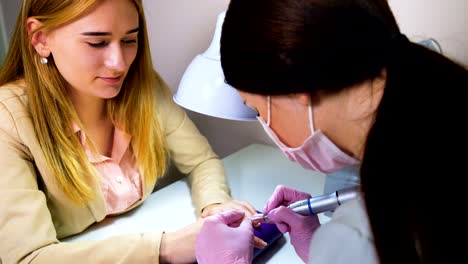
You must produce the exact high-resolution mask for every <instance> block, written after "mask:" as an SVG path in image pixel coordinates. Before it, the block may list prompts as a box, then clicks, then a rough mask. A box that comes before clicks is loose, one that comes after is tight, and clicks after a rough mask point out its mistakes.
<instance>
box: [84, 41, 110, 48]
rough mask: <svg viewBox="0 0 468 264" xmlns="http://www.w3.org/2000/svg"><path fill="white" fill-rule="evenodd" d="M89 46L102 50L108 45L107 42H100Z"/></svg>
mask: <svg viewBox="0 0 468 264" xmlns="http://www.w3.org/2000/svg"><path fill="white" fill-rule="evenodd" d="M88 45H89V46H91V47H93V48H101V47H104V46H106V45H107V42H106V41H100V42H88Z"/></svg>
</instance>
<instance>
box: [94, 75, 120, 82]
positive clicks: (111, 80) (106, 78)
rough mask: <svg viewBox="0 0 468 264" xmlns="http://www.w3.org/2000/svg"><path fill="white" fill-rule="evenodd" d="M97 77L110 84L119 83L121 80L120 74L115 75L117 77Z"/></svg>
mask: <svg viewBox="0 0 468 264" xmlns="http://www.w3.org/2000/svg"><path fill="white" fill-rule="evenodd" d="M99 79H101V80H103V81H104V82H107V83H110V84H116V83H120V81H121V80H122V76H117V77H99Z"/></svg>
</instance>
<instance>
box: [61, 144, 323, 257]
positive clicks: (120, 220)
mask: <svg viewBox="0 0 468 264" xmlns="http://www.w3.org/2000/svg"><path fill="white" fill-rule="evenodd" d="M223 162H224V166H225V169H226V175H227V178H228V183H229V186H230V188H231V194H232V197H234V198H235V199H238V200H244V201H247V202H250V203H251V204H252V205H253V206H255V207H256V208H257V209H258V210H262V209H263V207H264V206H265V203H266V201H267V199H268V198H269V197H270V195H271V194H272V192H273V190H274V189H275V187H276V186H277V185H279V184H283V185H286V186H289V187H292V188H295V189H298V190H301V191H304V192H307V193H310V194H311V195H312V196H314V195H319V194H322V192H323V186H324V180H325V179H324V177H325V176H324V175H323V174H321V173H316V172H313V171H308V170H304V169H302V168H301V167H300V165H298V164H296V163H294V162H291V161H289V160H288V159H287V158H286V157H285V156H284V155H283V154H282V153H281V151H280V150H279V149H277V148H276V147H273V146H267V145H260V144H252V145H249V146H247V147H245V148H243V149H241V150H239V151H237V152H235V153H233V154H231V155H229V156H227V157H226V158H224V159H223ZM319 217H320V220H321V221H322V222H325V221H327V220H328V218H327V217H326V216H323V215H319ZM195 220H196V216H195V211H194V208H193V205H192V201H191V197H190V188H189V186H188V183H187V181H186V180H185V179H183V180H179V181H176V182H174V183H172V184H170V185H168V186H167V187H164V188H162V189H160V190H158V191H156V192H154V193H153V194H151V196H150V197H149V198H148V199H147V200H146V201H145V202H143V203H142V204H141V205H140V206H139V207H138V208H135V209H134V210H132V211H130V212H128V213H126V214H123V215H120V216H118V217H112V218H106V219H105V220H104V221H102V222H100V223H96V224H95V225H93V226H91V227H90V228H88V229H87V230H86V231H85V232H83V233H81V234H78V235H75V236H73V237H69V238H66V239H63V241H65V242H70V241H80V240H96V239H102V238H106V237H110V236H115V235H119V234H125V233H141V232H153V231H162V230H164V231H175V230H177V229H180V228H182V227H184V226H186V225H188V224H190V223H192V222H194V221H195ZM254 263H256V264H259V263H302V261H301V259H300V258H299V257H298V256H297V255H296V253H295V251H294V248H293V247H292V245H291V244H290V243H289V236H288V235H287V234H286V235H285V236H284V237H283V238H282V239H280V240H278V241H276V242H275V243H274V244H273V245H271V246H270V248H269V249H268V250H267V251H266V252H263V253H262V254H261V255H259V256H258V257H257V258H256V259H255V261H254Z"/></svg>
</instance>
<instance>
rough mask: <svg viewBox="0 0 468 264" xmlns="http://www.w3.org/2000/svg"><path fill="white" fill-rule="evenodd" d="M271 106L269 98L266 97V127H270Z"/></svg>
mask: <svg viewBox="0 0 468 264" xmlns="http://www.w3.org/2000/svg"><path fill="white" fill-rule="evenodd" d="M270 116H271V105H270V96H269V95H268V96H267V126H268V127H270Z"/></svg>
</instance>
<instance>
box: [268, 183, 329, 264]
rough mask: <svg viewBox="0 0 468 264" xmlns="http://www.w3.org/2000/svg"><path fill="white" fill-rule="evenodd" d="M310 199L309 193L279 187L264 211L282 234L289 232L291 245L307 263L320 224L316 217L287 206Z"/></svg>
mask: <svg viewBox="0 0 468 264" xmlns="http://www.w3.org/2000/svg"><path fill="white" fill-rule="evenodd" d="M308 198H311V196H310V195H309V194H307V193H303V192H300V191H297V190H294V189H291V188H288V187H285V186H282V185H279V186H277V187H276V189H275V191H274V192H273V194H272V195H271V197H270V199H269V200H268V202H267V205H266V207H265V210H264V213H265V214H268V218H269V219H270V220H271V221H272V222H274V223H276V226H277V227H278V229H279V230H280V231H281V232H283V233H286V232H289V236H290V237H291V244H292V245H293V246H294V249H295V250H296V253H297V255H299V257H300V258H301V259H302V260H303V261H304V262H306V263H307V261H308V260H309V247H310V242H311V240H312V235H313V233H314V232H315V230H316V229H317V228H318V227H319V226H320V222H319V220H318V217H317V216H316V215H314V216H302V215H299V214H296V213H295V212H294V211H293V210H291V209H289V208H286V207H285V206H287V205H289V204H291V203H293V202H296V201H299V200H304V199H308Z"/></svg>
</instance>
